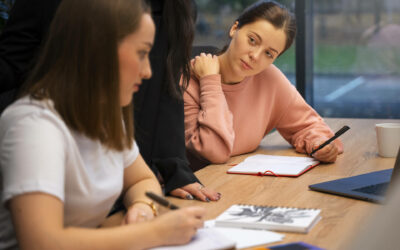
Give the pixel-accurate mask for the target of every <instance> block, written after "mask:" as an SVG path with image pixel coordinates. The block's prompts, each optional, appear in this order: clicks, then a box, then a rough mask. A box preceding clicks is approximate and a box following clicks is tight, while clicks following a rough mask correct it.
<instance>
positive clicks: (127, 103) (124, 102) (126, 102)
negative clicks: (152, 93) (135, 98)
mask: <svg viewBox="0 0 400 250" xmlns="http://www.w3.org/2000/svg"><path fill="white" fill-rule="evenodd" d="M131 102H132V98H129V100H123V101H121V102H120V105H121V107H122V108H123V107H126V106H129V104H131Z"/></svg>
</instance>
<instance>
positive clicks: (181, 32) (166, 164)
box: [0, 0, 221, 201]
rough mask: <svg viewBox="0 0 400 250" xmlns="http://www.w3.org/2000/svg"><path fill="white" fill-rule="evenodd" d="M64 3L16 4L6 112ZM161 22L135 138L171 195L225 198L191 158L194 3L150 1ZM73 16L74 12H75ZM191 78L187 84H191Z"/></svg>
mask: <svg viewBox="0 0 400 250" xmlns="http://www.w3.org/2000/svg"><path fill="white" fill-rule="evenodd" d="M60 2H61V0H41V1H31V0H16V2H15V4H14V6H13V7H12V9H11V13H10V17H9V20H8V22H7V24H6V26H5V27H4V29H3V31H2V33H1V34H0V93H1V94H0V112H2V111H3V110H4V108H5V107H6V106H7V105H8V104H10V103H11V102H12V101H13V100H14V98H15V94H16V93H17V91H18V89H19V88H20V87H21V85H22V83H23V82H24V80H25V78H26V76H27V74H28V72H29V70H30V69H31V68H32V67H33V65H34V63H35V62H36V58H37V54H38V53H39V51H40V46H41V43H42V40H44V38H45V36H46V34H47V29H48V27H49V25H50V22H51V20H52V18H53V16H54V13H55V12H56V9H57V7H58V5H59V3H60ZM149 3H150V5H151V7H152V17H153V19H154V22H155V24H156V38H155V41H154V46H153V50H152V51H151V54H150V61H151V65H152V71H153V77H152V78H151V79H150V80H147V81H144V82H143V84H142V86H141V88H140V90H139V92H138V93H136V94H135V95H134V118H135V139H136V141H137V144H138V146H139V148H140V153H141V154H142V156H143V158H144V159H145V161H146V163H147V164H148V165H149V166H150V168H151V169H152V170H153V172H155V174H156V175H157V176H158V178H159V180H160V181H161V182H162V184H163V185H164V191H165V193H166V194H171V195H173V196H177V197H181V198H185V199H193V197H196V198H198V199H200V200H203V201H210V200H214V201H216V200H219V199H220V196H221V194H219V193H217V192H215V191H213V190H210V189H207V188H206V187H204V186H203V185H202V184H200V182H199V180H198V179H197V178H196V176H195V175H194V174H193V172H192V170H191V169H190V168H189V163H188V161H187V159H186V151H185V150H186V149H185V141H184V120H183V119H184V113H183V102H182V99H181V90H180V86H179V79H180V75H181V74H182V79H183V86H185V82H187V80H188V77H189V70H190V69H189V66H188V65H189V64H188V61H189V60H190V51H191V43H192V41H193V32H194V28H193V20H192V19H191V18H192V14H193V6H192V4H193V3H194V2H193V1H190V0H174V1H164V0H149ZM71 15H73V13H71ZM185 80H186V81H185Z"/></svg>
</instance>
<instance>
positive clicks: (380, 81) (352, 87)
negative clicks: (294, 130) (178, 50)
mask: <svg viewBox="0 0 400 250" xmlns="http://www.w3.org/2000/svg"><path fill="white" fill-rule="evenodd" d="M253 2H255V0H247V1H246V0H226V1H222V0H221V1H212V0H196V3H197V7H198V17H197V24H196V37H195V45H212V46H216V47H218V48H222V47H223V46H224V45H225V44H227V43H228V41H229V40H228V35H227V33H228V30H229V27H230V26H231V25H232V24H233V21H234V20H235V18H236V17H237V16H238V15H239V13H240V12H241V10H242V9H243V8H245V7H246V6H248V5H250V4H251V3H253ZM278 2H280V3H282V4H283V5H285V6H286V7H288V8H289V9H290V10H291V11H292V12H295V9H296V8H306V7H307V8H310V10H311V11H309V10H308V9H307V10H306V9H304V10H303V9H300V10H299V11H298V12H297V13H307V14H306V16H304V15H303V16H299V15H297V19H298V23H301V22H302V20H300V19H301V18H305V19H307V18H310V20H307V22H306V23H305V26H304V27H305V28H303V29H304V30H299V32H298V33H300V32H303V33H305V32H308V33H307V34H309V36H306V38H307V40H305V43H306V44H307V46H309V45H310V51H311V53H305V55H301V56H302V57H303V56H304V57H307V56H310V55H311V56H310V60H302V59H303V58H296V48H295V47H296V46H295V45H293V46H292V47H291V49H290V50H288V51H287V52H286V53H285V54H283V55H282V56H281V57H280V58H278V59H277V60H276V62H275V64H276V65H277V66H278V67H279V68H280V69H281V70H282V71H283V72H284V73H285V75H286V76H287V77H288V78H289V80H290V81H291V82H292V83H293V84H294V85H297V88H298V89H299V90H302V89H304V91H305V93H302V94H304V96H305V97H306V100H307V102H308V103H310V104H311V105H312V106H313V107H314V108H315V109H316V110H317V111H318V112H319V113H320V114H321V115H322V116H324V117H357V118H400V42H399V41H400V1H398V0H346V1H345V0H342V1H331V0H315V1H312V0H287V1H278ZM296 3H297V6H296ZM301 4H304V5H305V6H302V5H301ZM301 27H303V26H302V25H299V26H298V29H300V28H301ZM305 29H307V30H305ZM299 37H300V38H301V36H299V35H298V38H299ZM298 44H300V43H298ZM296 60H297V62H298V63H299V62H305V65H304V66H305V67H303V69H302V68H301V67H300V68H298V70H297V72H296V63H295V62H296ZM299 69H300V70H299ZM302 71H308V72H310V73H311V78H305V79H309V80H307V81H306V82H301V81H298V83H297V84H296V78H297V79H301V78H299V76H300V77H301V76H302V75H304V74H306V73H305V72H302ZM304 84H310V85H311V88H305V86H303V85H304ZM307 91H308V93H311V95H307ZM300 92H302V91H300Z"/></svg>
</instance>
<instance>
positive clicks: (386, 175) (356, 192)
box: [308, 148, 400, 203]
mask: <svg viewBox="0 0 400 250" xmlns="http://www.w3.org/2000/svg"><path fill="white" fill-rule="evenodd" d="M399 176H400V148H399V151H398V153H397V157H396V162H395V164H394V168H393V169H385V170H381V171H375V172H371V173H367V174H362V175H356V176H352V177H348V178H342V179H337V180H333V181H327V182H321V183H317V184H313V185H310V186H308V187H309V188H310V189H311V190H314V191H319V192H324V193H330V194H336V195H342V196H346V197H350V198H355V199H360V200H365V201H370V202H376V203H383V202H384V197H385V193H386V191H387V189H388V188H389V184H390V186H393V182H394V181H395V179H400V177H399ZM396 181H397V180H396Z"/></svg>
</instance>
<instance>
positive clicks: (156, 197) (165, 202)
mask: <svg viewBox="0 0 400 250" xmlns="http://www.w3.org/2000/svg"><path fill="white" fill-rule="evenodd" d="M146 196H147V197H149V198H150V199H152V200H153V201H155V202H157V203H158V204H160V205H161V206H164V207H167V208H169V209H172V210H174V209H178V208H179V207H178V206H176V205H174V204H172V203H171V202H169V201H168V200H166V199H164V198H163V197H161V196H159V195H156V194H155V193H153V192H146Z"/></svg>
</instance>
